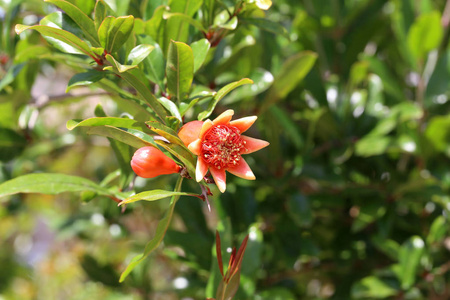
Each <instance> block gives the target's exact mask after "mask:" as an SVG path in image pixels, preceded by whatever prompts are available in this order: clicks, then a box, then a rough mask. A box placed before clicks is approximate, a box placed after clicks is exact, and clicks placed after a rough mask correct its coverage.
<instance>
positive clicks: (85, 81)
mask: <svg viewBox="0 0 450 300" xmlns="http://www.w3.org/2000/svg"><path fill="white" fill-rule="evenodd" d="M104 76H105V73H104V72H100V71H97V70H89V71H87V72H84V73H78V74H75V75H74V76H73V77H72V78H70V80H69V82H68V83H67V88H66V93H67V92H68V91H69V90H71V89H72V88H74V87H76V86H82V85H90V84H93V83H95V82H97V81H99V80H100V79H102V78H103V77H104Z"/></svg>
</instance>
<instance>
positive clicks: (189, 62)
mask: <svg viewBox="0 0 450 300" xmlns="http://www.w3.org/2000/svg"><path fill="white" fill-rule="evenodd" d="M166 74H167V89H168V91H169V94H170V95H171V96H172V97H175V98H176V99H177V101H183V100H184V99H186V98H187V97H188V95H189V90H190V89H191V84H192V80H193V78H194V54H193V52H192V49H191V47H189V46H188V45H186V44H185V43H181V42H175V41H171V42H170V45H169V53H168V55H167V65H166Z"/></svg>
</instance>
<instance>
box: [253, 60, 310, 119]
mask: <svg viewBox="0 0 450 300" xmlns="http://www.w3.org/2000/svg"><path fill="white" fill-rule="evenodd" d="M316 59H317V54H316V53H314V52H311V51H303V52H300V53H298V54H296V55H294V56H292V57H290V58H289V59H288V60H286V62H284V64H283V66H282V67H281V70H280V73H279V74H278V75H277V76H275V80H274V83H273V85H272V87H271V88H270V90H269V91H268V93H267V97H266V98H265V99H264V102H263V106H262V108H261V111H265V110H266V109H267V108H268V107H269V106H270V105H272V104H274V103H276V102H278V101H279V100H281V99H283V98H285V97H286V96H287V95H288V94H289V93H290V92H291V91H292V90H293V89H294V88H295V87H296V86H297V85H298V84H299V83H300V82H301V81H302V80H303V78H305V76H306V75H307V74H308V73H309V71H310V70H311V68H312V67H313V66H314V63H315V62H316Z"/></svg>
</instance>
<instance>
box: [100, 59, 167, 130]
mask: <svg viewBox="0 0 450 300" xmlns="http://www.w3.org/2000/svg"><path fill="white" fill-rule="evenodd" d="M106 59H107V60H108V61H109V62H110V63H111V64H112V65H113V66H112V70H113V71H114V73H116V74H117V75H119V76H120V77H121V78H123V79H124V80H125V81H127V82H128V83H129V84H130V85H131V86H132V87H134V88H135V89H136V91H137V92H138V94H139V95H140V96H141V97H142V99H143V100H145V102H146V103H147V104H148V106H150V108H151V109H152V110H153V111H154V112H155V113H156V114H157V115H158V117H159V118H160V119H161V120H162V121H164V120H165V117H166V116H167V113H166V112H165V110H164V108H163V107H162V106H161V104H160V103H159V102H158V100H157V99H156V97H155V96H154V95H153V94H152V92H151V91H150V90H149V87H148V84H146V83H145V81H144V79H145V78H143V76H140V74H137V75H135V74H134V73H133V72H129V69H127V71H125V72H120V70H119V67H120V64H119V63H118V62H117V61H116V60H115V59H114V57H112V56H111V55H109V54H108V55H106ZM118 66H119V67H118Z"/></svg>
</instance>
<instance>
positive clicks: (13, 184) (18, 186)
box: [0, 173, 121, 198]
mask: <svg viewBox="0 0 450 300" xmlns="http://www.w3.org/2000/svg"><path fill="white" fill-rule="evenodd" d="M83 191H92V192H95V193H98V194H100V195H105V196H113V197H118V198H121V197H119V196H118V195H114V193H112V192H111V191H109V190H108V189H106V188H104V187H102V186H100V185H98V184H96V183H95V182H93V181H91V180H88V179H86V178H82V177H78V176H71V175H64V174H52V173H34V174H27V175H23V176H20V177H16V178H14V179H11V180H9V181H6V182H4V183H2V184H0V197H4V196H8V195H14V194H18V193H40V194H48V195H55V194H59V193H63V192H83Z"/></svg>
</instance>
